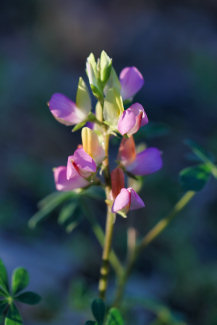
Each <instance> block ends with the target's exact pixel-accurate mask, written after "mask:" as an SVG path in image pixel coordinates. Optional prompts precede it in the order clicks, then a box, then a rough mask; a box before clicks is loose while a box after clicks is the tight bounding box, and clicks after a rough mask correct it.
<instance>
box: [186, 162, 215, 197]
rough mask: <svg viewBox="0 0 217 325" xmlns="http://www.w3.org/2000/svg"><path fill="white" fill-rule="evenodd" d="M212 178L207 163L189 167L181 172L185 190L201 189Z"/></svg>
mask: <svg viewBox="0 0 217 325" xmlns="http://www.w3.org/2000/svg"><path fill="white" fill-rule="evenodd" d="M209 178H210V168H209V167H208V166H207V165H206V164H202V165H197V166H194V167H188V168H185V169H183V170H182V171H181V172H180V181H181V185H182V187H183V189H184V190H185V191H196V192H197V191H200V190H202V188H203V187H204V186H205V185H206V183H207V181H208V180H209Z"/></svg>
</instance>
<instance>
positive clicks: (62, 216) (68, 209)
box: [58, 200, 78, 225]
mask: <svg viewBox="0 0 217 325" xmlns="http://www.w3.org/2000/svg"><path fill="white" fill-rule="evenodd" d="M77 206H78V200H76V201H73V202H71V203H69V204H67V205H65V206H64V207H63V208H62V209H61V211H60V213H59V217H58V223H59V224H60V225H62V224H64V223H65V222H67V221H68V219H70V218H71V217H72V216H73V215H74V213H75V210H76V208H77Z"/></svg>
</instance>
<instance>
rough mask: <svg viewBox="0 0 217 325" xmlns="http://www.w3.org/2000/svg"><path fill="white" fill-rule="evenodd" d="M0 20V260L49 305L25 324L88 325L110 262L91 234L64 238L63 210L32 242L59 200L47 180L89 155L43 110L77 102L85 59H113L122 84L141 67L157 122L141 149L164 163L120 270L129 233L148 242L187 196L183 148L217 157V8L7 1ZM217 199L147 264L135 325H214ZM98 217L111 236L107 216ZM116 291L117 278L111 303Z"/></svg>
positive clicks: (133, 313) (206, 201) (208, 197)
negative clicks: (41, 213)
mask: <svg viewBox="0 0 217 325" xmlns="http://www.w3.org/2000/svg"><path fill="white" fill-rule="evenodd" d="M0 7H1V10H0V26H1V28H0V48H1V51H0V71H1V73H0V102H1V107H0V109H1V111H0V113H1V115H0V116H1V118H0V144H1V161H0V164H1V168H0V177H1V188H0V256H1V258H2V259H3V260H4V262H5V264H6V266H7V267H8V269H9V270H12V269H13V268H14V267H16V266H19V265H21V266H24V267H26V268H27V269H28V270H29V272H30V276H31V279H32V281H31V283H32V289H34V290H36V291H37V292H38V293H40V294H41V295H42V296H43V302H42V303H41V304H40V305H39V306H38V307H34V308H30V307H28V308H27V307H26V309H23V316H24V323H26V324H29V325H36V324H38V325H39V324H49V323H50V324H53V325H55V324H56V325H60V324H64V325H69V324H83V323H84V322H85V320H86V319H87V318H88V317H89V316H90V310H89V309H90V308H89V305H90V302H91V300H92V298H94V297H95V296H96V292H97V281H98V275H99V266H100V259H101V248H100V247H99V245H98V243H97V241H96V240H95V239H94V236H93V234H92V231H91V229H90V227H89V224H88V222H87V221H86V220H85V219H84V220H83V221H82V223H81V224H80V225H79V227H77V228H76V229H75V230H74V231H73V232H71V233H69V234H68V233H66V232H65V229H64V227H60V226H58V225H57V222H56V220H57V217H58V210H56V211H54V212H52V214H51V216H50V217H49V218H48V219H47V220H46V222H44V223H42V224H41V225H39V226H38V227H37V228H36V229H35V230H30V229H29V228H28V225H27V223H28V220H29V219H30V217H31V216H32V215H33V214H34V213H35V212H36V211H37V202H38V201H39V200H40V199H42V198H43V197H44V196H46V195H48V194H50V193H51V192H53V191H54V182H53V175H52V168H53V167H54V166H58V165H62V164H65V162H66V157H67V156H68V155H69V154H72V152H73V150H74V148H75V147H76V145H77V144H78V143H79V142H80V135H79V132H78V133H76V134H72V133H71V130H70V128H66V127H65V126H63V125H61V124H58V123H57V122H56V121H55V120H54V119H53V118H52V116H51V114H50V112H49V110H48V108H47V106H46V102H47V101H48V100H49V99H50V96H51V95H52V94H53V93H54V92H63V93H64V94H66V95H68V96H70V97H71V98H73V97H74V96H75V91H76V86H77V82H78V77H79V76H80V75H82V76H83V77H85V72H84V68H85V60H86V57H87V56H88V54H89V53H90V52H94V54H95V55H96V56H98V55H99V54H100V52H101V50H102V49H104V50H105V51H106V52H107V53H108V54H109V55H110V56H111V57H112V58H113V63H114V67H115V69H116V71H117V72H118V73H119V72H120V70H121V69H122V68H123V67H125V66H132V65H135V66H136V67H138V69H139V70H140V71H141V72H142V74H143V76H144V79H145V86H144V87H143V89H142V91H140V93H139V94H138V95H137V96H136V99H135V100H136V101H138V102H141V103H142V104H143V106H144V107H145V109H146V111H147V114H148V116H149V119H150V120H151V121H152V122H153V123H155V124H153V125H154V127H152V128H150V129H149V130H147V132H146V140H147V143H148V145H149V146H150V145H154V146H157V147H158V148H160V149H161V150H162V151H163V160H164V167H163V169H162V170H161V171H160V172H158V173H157V174H156V175H150V176H148V177H146V178H145V182H144V186H143V189H142V192H141V196H142V198H143V199H144V201H145V202H146V206H147V207H146V208H145V209H144V210H141V211H138V212H136V213H134V214H130V215H129V218H128V219H127V220H124V219H122V218H120V217H118V218H117V225H116V230H115V237H114V247H115V248H116V250H117V252H118V254H119V255H120V256H121V257H123V256H124V255H125V253H126V249H125V247H126V229H127V227H128V226H132V227H134V226H135V227H136V228H137V232H138V235H143V234H145V233H146V232H147V230H148V229H150V227H151V226H152V225H153V224H154V223H155V222H156V221H157V220H159V219H160V218H161V217H163V216H164V215H165V214H167V212H168V211H169V210H170V209H171V207H172V206H173V204H174V203H175V202H176V201H177V200H178V198H179V197H180V196H181V195H182V189H181V187H180V185H179V183H178V173H179V171H180V170H181V169H182V168H184V167H185V166H188V165H189V164H192V163H193V162H192V161H191V160H190V156H189V149H188V148H187V147H186V146H185V144H184V140H185V139H186V138H191V139H193V140H195V141H197V142H198V143H200V144H201V145H202V146H203V147H205V148H206V149H208V150H209V151H211V152H212V153H213V155H214V156H215V157H217V146H216V143H217V127H216V123H217V111H216V103H217V91H216V85H217V2H216V1H215V0H206V1H202V0H201V1H199V0H197V1H193V0H189V1H177V0H175V1H163V0H162V1H160V0H158V1H157V0H152V1H151V0H150V1H142V0H135V1H129V0H125V1H120V0H110V1H99V0H93V1H87V0H86V1H85V0H79V1H75V0H72V1H70V0H62V1H61V0H19V1H15V0H14V1H13V0H12V1H10V0H9V1H2V2H1V5H0ZM140 140H141V139H140ZM116 153H117V148H116V147H115V146H114V149H113V150H111V155H112V157H113V158H115V156H116ZM216 193H217V183H216V182H215V181H213V180H211V181H210V182H209V183H208V184H207V186H206V187H205V188H204V189H203V190H202V191H201V192H200V193H198V195H197V196H196V198H195V199H194V200H193V201H192V202H191V203H190V205H189V206H188V207H187V208H186V209H185V210H184V212H183V213H182V214H181V215H180V216H179V217H177V219H175V221H173V223H172V224H171V225H170V226H169V228H168V229H167V230H166V231H165V232H164V233H163V234H162V235H161V236H160V237H159V238H158V239H157V240H156V241H155V242H154V243H153V244H152V245H151V246H149V247H148V248H147V249H146V250H145V251H144V253H143V255H142V256H141V259H140V261H139V263H138V264H137V267H136V269H135V271H134V274H133V276H132V277H131V279H130V281H129V285H128V287H127V291H126V301H127V303H126V306H125V314H124V317H125V320H126V324H132V322H134V324H138V325H144V324H147V325H148V324H151V323H152V322H154V323H153V324H164V325H165V324H167V325H169V324H180V325H181V324H192V325H216V324H217V269H216V268H217V218H216V211H217V209H216V208H217V200H216ZM90 208H91V209H92V210H93V211H94V213H96V215H97V217H98V220H99V222H100V223H101V224H102V225H104V205H103V204H102V203H99V202H98V201H94V202H93V206H92V207H90ZM113 291H114V281H113V280H112V276H111V287H110V291H109V297H110V299H111V297H112V295H113ZM129 297H131V301H129ZM161 306H162V307H161ZM171 313H172V315H173V316H171ZM156 314H157V315H158V320H157V321H155V318H156ZM173 317H175V319H180V322H178V323H176V321H175V320H172V318H173Z"/></svg>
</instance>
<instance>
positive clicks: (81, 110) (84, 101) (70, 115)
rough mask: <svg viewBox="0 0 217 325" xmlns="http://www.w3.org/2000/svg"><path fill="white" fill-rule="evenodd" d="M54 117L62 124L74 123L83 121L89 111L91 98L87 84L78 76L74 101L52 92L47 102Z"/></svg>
mask: <svg viewBox="0 0 217 325" xmlns="http://www.w3.org/2000/svg"><path fill="white" fill-rule="evenodd" d="M48 106H49V109H50V111H51V113H52V114H53V116H54V118H55V119H56V120H57V121H59V122H60V123H62V124H65V125H74V124H77V123H80V122H83V121H85V119H86V118H87V116H88V113H89V112H90V111H91V100H90V95H89V92H88V89H87V86H86V84H85V82H84V80H83V79H82V78H79V82H78V89H77V94H76V103H74V102H73V101H72V100H71V99H69V98H68V97H66V96H65V95H63V94H59V93H56V94H54V95H53V96H52V97H51V99H50V101H49V102H48Z"/></svg>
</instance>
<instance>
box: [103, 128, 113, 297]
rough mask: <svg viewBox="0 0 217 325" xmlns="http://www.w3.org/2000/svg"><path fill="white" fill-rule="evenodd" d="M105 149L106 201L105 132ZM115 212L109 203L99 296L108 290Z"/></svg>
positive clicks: (108, 189) (108, 184)
mask: <svg viewBox="0 0 217 325" xmlns="http://www.w3.org/2000/svg"><path fill="white" fill-rule="evenodd" d="M104 149H105V159H104V161H103V163H104V178H105V184H106V187H105V193H106V201H107V202H108V201H109V200H110V192H111V178H110V171H109V134H107V133H106V132H105V137H104ZM114 220H115V214H114V213H112V211H111V205H110V204H107V217H106V228H105V241H104V247H103V254H102V265H101V268H100V279H99V297H100V298H101V299H105V296H106V290H107V286H108V276H109V258H110V251H111V244H112V234H113V228H114Z"/></svg>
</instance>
